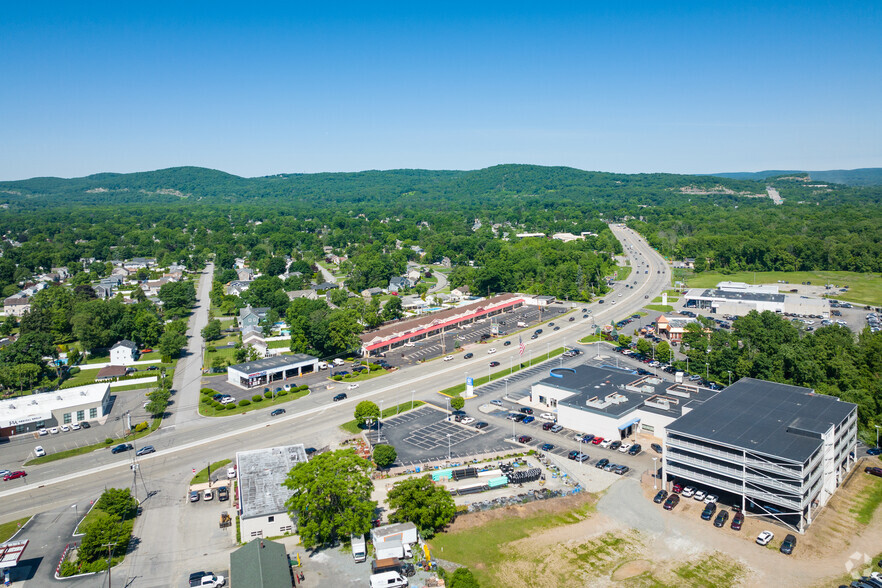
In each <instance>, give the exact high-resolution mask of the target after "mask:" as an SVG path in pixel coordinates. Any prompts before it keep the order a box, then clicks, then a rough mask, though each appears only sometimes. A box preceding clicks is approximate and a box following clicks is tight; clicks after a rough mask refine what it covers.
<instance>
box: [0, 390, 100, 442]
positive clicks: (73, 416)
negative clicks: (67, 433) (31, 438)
mask: <svg viewBox="0 0 882 588" xmlns="http://www.w3.org/2000/svg"><path fill="white" fill-rule="evenodd" d="M110 408H111V401H110V384H107V383H101V384H89V385H88V386H77V387H75V388H67V389H66V390H57V391H55V392H45V393H41V394H31V395H30V396H19V397H17V398H9V399H7V400H0V437H11V436H13V435H20V434H22V433H32V432H34V431H38V430H40V429H43V428H49V427H56V426H59V425H71V424H74V423H81V422H83V421H90V420H98V419H102V418H104V417H106V416H107V415H108V414H109V413H110Z"/></svg>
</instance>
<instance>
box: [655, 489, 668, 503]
mask: <svg viewBox="0 0 882 588" xmlns="http://www.w3.org/2000/svg"><path fill="white" fill-rule="evenodd" d="M667 497H668V491H667V490H659V491H658V492H657V493H656V494H655V498H653V499H652V501H653V502H654V503H656V504H661V503H662V502H664V501H665V499H666V498H667Z"/></svg>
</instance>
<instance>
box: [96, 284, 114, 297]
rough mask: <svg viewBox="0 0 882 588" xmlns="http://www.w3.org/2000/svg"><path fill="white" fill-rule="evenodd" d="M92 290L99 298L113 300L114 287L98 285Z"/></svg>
mask: <svg viewBox="0 0 882 588" xmlns="http://www.w3.org/2000/svg"><path fill="white" fill-rule="evenodd" d="M92 290H94V291H95V296H96V297H97V298H101V299H106V298H113V286H110V285H104V284H98V285H97V286H92Z"/></svg>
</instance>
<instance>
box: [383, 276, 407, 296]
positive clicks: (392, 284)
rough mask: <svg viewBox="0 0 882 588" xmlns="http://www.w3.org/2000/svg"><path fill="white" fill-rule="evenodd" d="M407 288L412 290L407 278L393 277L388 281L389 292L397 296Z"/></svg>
mask: <svg viewBox="0 0 882 588" xmlns="http://www.w3.org/2000/svg"><path fill="white" fill-rule="evenodd" d="M408 288H413V284H412V283H411V281H410V279H408V277H407V276H395V277H393V278H392V279H390V280H389V288H388V290H389V292H392V293H394V294H397V293H398V292H401V291H403V290H407V289H408Z"/></svg>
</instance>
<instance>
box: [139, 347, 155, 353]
mask: <svg viewBox="0 0 882 588" xmlns="http://www.w3.org/2000/svg"><path fill="white" fill-rule="evenodd" d="M141 353H153V350H152V349H150V348H149V347H148V348H147V349H142V350H141Z"/></svg>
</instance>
